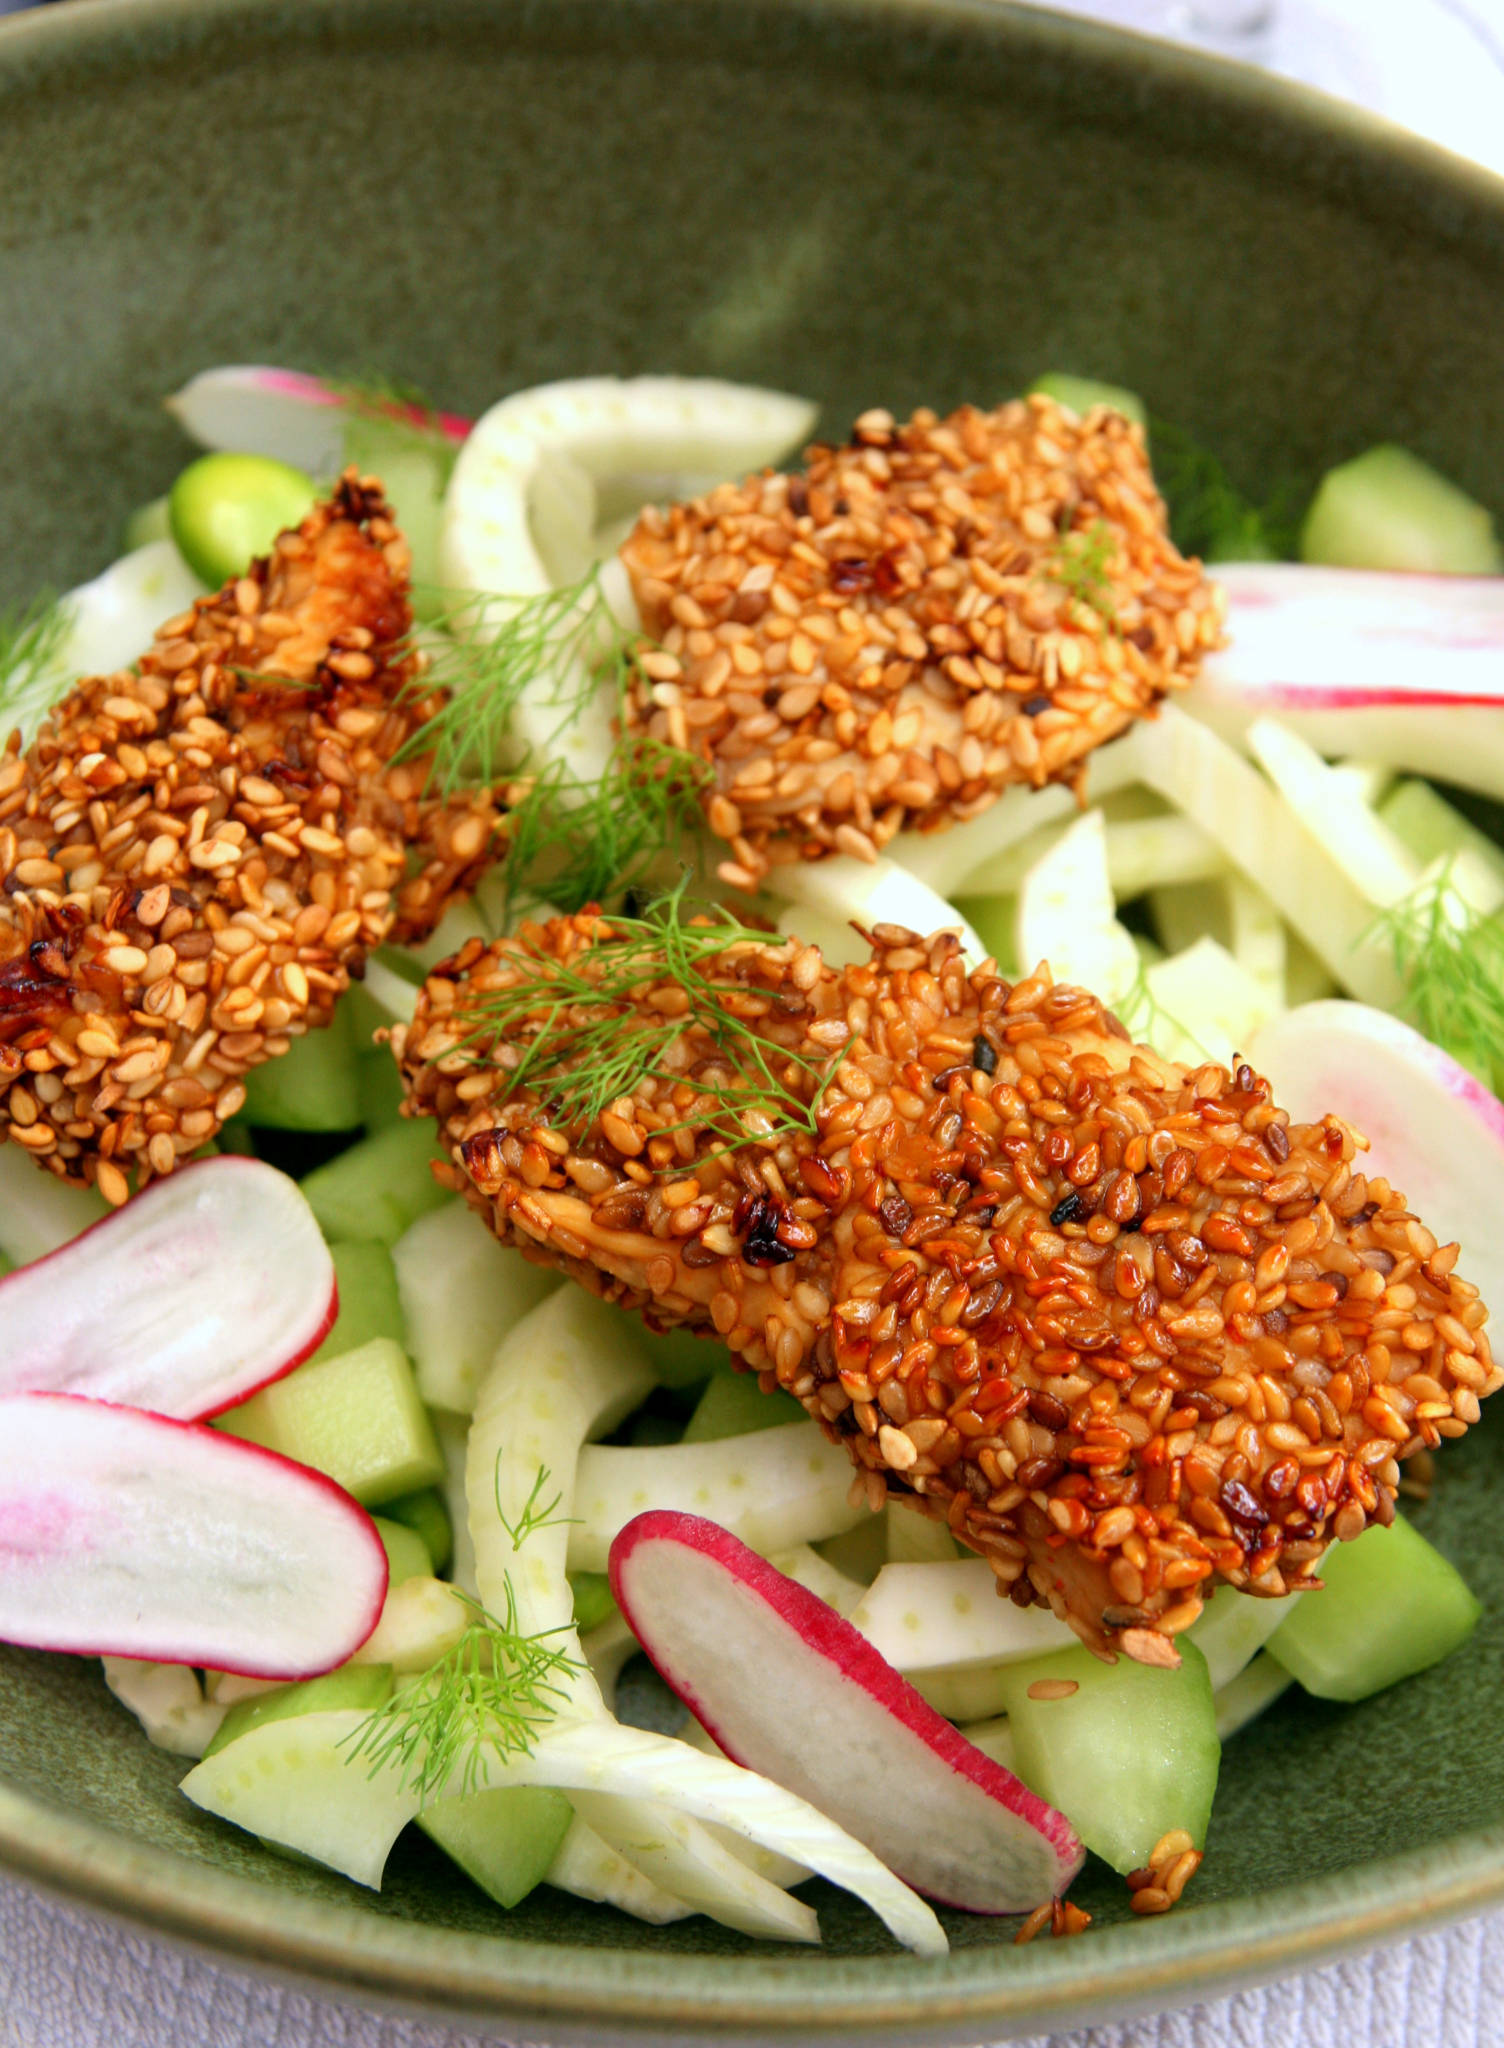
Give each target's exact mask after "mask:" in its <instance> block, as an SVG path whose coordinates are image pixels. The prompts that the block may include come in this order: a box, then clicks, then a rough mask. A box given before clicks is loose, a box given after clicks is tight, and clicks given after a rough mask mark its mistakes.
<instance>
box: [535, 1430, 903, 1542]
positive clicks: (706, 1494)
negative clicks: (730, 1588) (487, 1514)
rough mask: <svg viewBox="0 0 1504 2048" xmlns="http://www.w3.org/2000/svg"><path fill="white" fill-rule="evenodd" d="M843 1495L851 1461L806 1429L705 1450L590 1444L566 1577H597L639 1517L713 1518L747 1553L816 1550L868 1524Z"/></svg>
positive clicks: (760, 1433)
mask: <svg viewBox="0 0 1504 2048" xmlns="http://www.w3.org/2000/svg"><path fill="white" fill-rule="evenodd" d="M850 1491H851V1460H850V1459H849V1458H848V1457H847V1456H846V1454H845V1452H844V1451H842V1450H841V1449H840V1447H839V1446H838V1445H836V1444H832V1443H831V1442H829V1441H828V1439H827V1438H825V1437H824V1436H822V1435H821V1434H820V1432H819V1431H818V1430H817V1429H815V1428H814V1427H813V1426H812V1424H810V1423H808V1422H788V1423H780V1424H779V1426H778V1427H777V1428H776V1429H761V1430H757V1431H755V1432H754V1433H753V1434H752V1435H750V1436H728V1437H722V1438H720V1439H719V1440H717V1441H715V1442H711V1443H696V1444H654V1445H642V1446H628V1445H623V1444H592V1445H589V1446H588V1447H587V1448H586V1449H585V1450H584V1451H582V1452H581V1454H580V1464H579V1477H578V1480H577V1483H576V1487H575V1495H574V1509H573V1512H574V1514H575V1516H576V1518H577V1519H576V1521H575V1525H574V1527H573V1529H572V1530H571V1531H570V1535H569V1568H570V1570H571V1571H584V1572H601V1571H604V1570H605V1569H606V1563H607V1559H608V1557H609V1555H610V1551H611V1545H612V1543H613V1542H614V1541H615V1539H616V1537H617V1535H618V1534H619V1533H620V1532H621V1530H622V1529H624V1528H625V1527H626V1525H627V1523H628V1522H630V1521H631V1519H632V1517H633V1516H634V1515H636V1514H640V1513H641V1512H642V1510H643V1509H644V1508H645V1507H660V1508H681V1509H683V1510H684V1511H685V1512H686V1513H688V1514H710V1513H714V1514H715V1515H716V1516H717V1517H718V1518H719V1519H720V1520H721V1521H723V1522H724V1523H725V1524H726V1526H727V1527H728V1528H729V1529H731V1530H733V1531H734V1532H735V1534H736V1535H738V1536H739V1537H740V1538H741V1539H742V1541H743V1542H744V1543H750V1544H751V1545H752V1547H753V1549H754V1550H764V1551H766V1550H774V1549H781V1548H784V1547H786V1546H787V1545H789V1544H792V1543H818V1542H820V1541H821V1540H822V1539H823V1538H824V1537H827V1536H837V1535H839V1534H840V1533H841V1531H842V1530H843V1529H850V1528H853V1527H854V1526H855V1525H856V1524H857V1523H858V1522H860V1521H863V1520H864V1519H865V1518H866V1515H867V1509H866V1506H865V1504H858V1505H857V1506H855V1507H853V1506H852V1504H851V1501H850V1499H849V1494H850Z"/></svg>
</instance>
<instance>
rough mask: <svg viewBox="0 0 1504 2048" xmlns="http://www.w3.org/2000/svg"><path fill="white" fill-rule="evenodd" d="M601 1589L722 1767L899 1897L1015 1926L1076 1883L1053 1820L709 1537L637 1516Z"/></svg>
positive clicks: (793, 1592) (1069, 1843)
mask: <svg viewBox="0 0 1504 2048" xmlns="http://www.w3.org/2000/svg"><path fill="white" fill-rule="evenodd" d="M611 1582H612V1587H613V1590H614V1591H615V1593H616V1597H617V1601H618V1603H619V1604H620V1606H621V1609H622V1612H623V1613H624V1614H625V1615H626V1616H627V1618H628V1620H629V1621H630V1622H631V1624H632V1627H633V1629H634V1631H635V1632H636V1634H637V1636H638V1639H639V1640H640V1641H641V1642H642V1644H643V1646H644V1648H645V1649H646V1650H647V1652H648V1655H649V1656H650V1657H651V1658H652V1659H653V1662H654V1663H655V1664H656V1666H657V1667H658V1670H659V1671H660V1672H661V1673H662V1675H663V1677H664V1678H665V1679H666V1680H667V1682H668V1683H669V1684H670V1685H671V1686H672V1687H673V1688H674V1690H675V1691H676V1692H677V1693H678V1694H679V1696H680V1698H681V1699H682V1700H683V1701H684V1703H685V1705H686V1706H688V1707H689V1708H690V1710H691V1712H692V1713H694V1715H695V1716H696V1718H697V1719H698V1720H699V1721H700V1722H701V1723H702V1724H703V1725H704V1726H705V1727H706V1728H707V1729H708V1730H709V1732H710V1733H711V1734H712V1735H713V1736H714V1738H715V1740H716V1741H717V1742H718V1743H719V1744H720V1746H721V1747H722V1748H723V1749H724V1750H725V1751H726V1752H727V1754H728V1755H730V1756H734V1757H736V1758H738V1759H739V1760H740V1761H742V1762H743V1763H745V1764H746V1765H747V1766H748V1767H749V1768H751V1769H753V1770H756V1771H759V1772H761V1773H762V1774H763V1775H765V1776H768V1777H771V1778H773V1779H774V1780H775V1781H776V1782H777V1783H780V1784H782V1785H785V1786H787V1787H788V1788H789V1790H791V1791H793V1792H796V1793H797V1794H799V1796H800V1797H802V1798H805V1799H807V1800H809V1801H810V1803H811V1804H816V1803H818V1805H819V1807H820V1808H821V1809H822V1810H823V1811H824V1812H826V1813H827V1814H829V1815H830V1817H831V1818H832V1819H833V1820H835V1821H836V1822H838V1824H839V1825H840V1826H841V1827H843V1828H844V1829H846V1830H847V1831H848V1832H849V1833H851V1834H852V1835H854V1836H855V1837H856V1838H857V1839H858V1840H860V1841H864V1842H866V1844H867V1845H868V1846H869V1847H870V1848H871V1849H872V1850H873V1851H874V1853H875V1854H877V1855H878V1856H880V1857H881V1858H882V1859H883V1861H884V1862H886V1863H887V1864H888V1866H889V1867H890V1868H891V1869H893V1870H896V1871H898V1872H899V1873H900V1874H901V1875H903V1876H904V1877H905V1878H907V1879H908V1881H909V1882H910V1883H912V1884H914V1885H916V1886H917V1887H919V1888H920V1889H922V1890H924V1891H927V1892H929V1893H930V1894H931V1895H932V1896H934V1897H936V1898H940V1899H944V1900H946V1901H947V1902H949V1903H951V1904H953V1905H957V1906H962V1907H965V1908H967V1909H969V1910H971V1911H973V1912H993V1913H1006V1912H1021V1911H1025V1910H1027V1909H1028V1908H1030V1907H1033V1906H1036V1905H1038V1904H1039V1903H1040V1901H1041V1900H1043V1899H1047V1898H1052V1897H1054V1896H1056V1895H1058V1894H1059V1893H1060V1892H1062V1891H1063V1890H1064V1889H1065V1887H1066V1885H1068V1884H1069V1882H1070V1880H1071V1879H1072V1877H1074V1875H1075V1873H1076V1871H1077V1870H1078V1869H1079V1868H1080V1866H1081V1861H1082V1850H1081V1846H1080V1843H1079V1842H1078V1841H1077V1839H1076V1837H1075V1835H1074V1834H1073V1832H1072V1831H1071V1828H1070V1826H1069V1824H1068V1822H1067V1821H1066V1820H1065V1818H1064V1816H1063V1815H1061V1814H1059V1813H1057V1812H1055V1811H1054V1809H1053V1808H1051V1807H1048V1806H1046V1805H1045V1803H1044V1801H1043V1800H1041V1799H1038V1798H1037V1797H1036V1796H1035V1795H1034V1794H1033V1793H1031V1792H1029V1791H1028V1790H1027V1789H1026V1788H1025V1787H1024V1786H1023V1785H1021V1784H1020V1783H1019V1781H1018V1780H1017V1779H1016V1778H1014V1777H1012V1776H1011V1775H1010V1774H1009V1773H1008V1772H1006V1771H1004V1770H1002V1769H1001V1768H1000V1767H999V1766H998V1765H996V1764H994V1763H992V1762H991V1761H990V1759H988V1758H986V1757H984V1756H982V1755H981V1753H980V1752H979V1751H977V1750H975V1749H973V1748H972V1746H971V1745H970V1744H969V1743H968V1742H966V1740H965V1739H964V1737H962V1736H961V1735H959V1734H958V1733H957V1731H956V1730H955V1729H954V1728H952V1727H951V1726H950V1724H949V1723H948V1722H946V1721H943V1720H942V1719H941V1718H940V1716H939V1715H938V1714H936V1713H934V1712H933V1711H932V1710H931V1709H930V1708H928V1707H926V1706H925V1704H924V1702H923V1701H922V1700H921V1699H920V1698H919V1696H918V1695H917V1694H916V1693H915V1692H914V1690H913V1688H912V1687H910V1686H908V1685H906V1684H905V1683H904V1681H903V1679H902V1678H900V1676H899V1675H898V1673H897V1672H896V1671H894V1669H893V1667H892V1666H891V1665H890V1664H888V1663H886V1662H885V1661H884V1659H883V1658H881V1657H880V1656H879V1655H878V1654H877V1652H876V1651H875V1650H874V1649H873V1648H872V1646H871V1645H870V1644H869V1643H868V1642H867V1641H866V1640H865V1638H863V1637H862V1636H860V1635H859V1634H858V1633H857V1631H856V1630H855V1629H854V1628H853V1627H852V1626H851V1625H850V1624H849V1623H847V1622H843V1621H842V1620H841V1619H840V1617H839V1616H838V1615H835V1614H833V1613H832V1612H831V1611H830V1610H829V1609H828V1608H826V1607H825V1606H824V1605H823V1604H822V1603H821V1602H820V1601H819V1600H817V1599H816V1598H815V1597H814V1596H813V1595H812V1594H810V1593H808V1592H806V1591H805V1590H804V1588H803V1587H801V1586H797V1585H795V1584H794V1582H793V1581H792V1580H789V1579H785V1578H784V1577H783V1576H782V1575H781V1574H780V1573H778V1572H776V1571H774V1570H773V1568H772V1566H771V1565H769V1564H767V1563H766V1562H765V1561H764V1560H763V1559H761V1558H759V1557H757V1556H756V1554H755V1553H754V1552H752V1551H750V1550H748V1549H747V1547H746V1545H745V1544H742V1543H738V1542H737V1540H736V1538H735V1537H734V1536H731V1535H730V1534H729V1533H728V1532H727V1531H726V1530H724V1529H721V1528H719V1527H718V1526H717V1525H716V1524H715V1523H713V1522H706V1521H703V1520H701V1519H700V1518H698V1517H695V1516H688V1515H675V1514H664V1513H650V1514H646V1515H642V1516H640V1517H639V1518H638V1519H637V1521H635V1522H634V1523H633V1524H632V1525H631V1526H630V1528H628V1529H627V1530H625V1531H624V1532H623V1534H622V1536H621V1538H620V1540H619V1541H618V1543H617V1544H616V1545H615V1546H614V1548H613V1551H612V1557H611ZM899 1788H901V1796H900V1792H899ZM812 1867H814V1868H819V1865H818V1864H813V1865H812Z"/></svg>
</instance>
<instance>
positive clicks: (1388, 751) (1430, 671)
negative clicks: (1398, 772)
mask: <svg viewBox="0 0 1504 2048" xmlns="http://www.w3.org/2000/svg"><path fill="white" fill-rule="evenodd" d="M1217 580H1218V582H1219V583H1221V585H1222V586H1223V588H1224V589H1225V590H1226V592H1227V595H1228V601H1229V603H1228V611H1229V617H1228V626H1229V633H1230V641H1229V645H1228V646H1227V647H1225V648H1223V649H1222V650H1221V652H1219V653H1217V654H1214V655H1211V656H1210V657H1209V658H1208V659H1207V661H1206V662H1205V663H1204V665H1203V667H1202V671H1201V675H1200V678H1199V679H1198V681H1197V684H1196V687H1195V689H1194V690H1192V691H1191V692H1190V693H1189V694H1188V696H1187V698H1186V707H1187V709H1188V710H1189V711H1190V712H1192V713H1193V714H1194V716H1196V717H1197V718H1201V719H1204V720H1205V721H1206V723H1207V724H1208V725H1210V726H1212V727H1213V728H1214V729H1215V730H1216V731H1217V732H1219V733H1221V734H1222V735H1223V737H1224V738H1226V739H1230V740H1232V741H1234V742H1238V743H1241V741H1242V737H1243V734H1244V733H1245V732H1246V731H1247V728H1248V726H1249V725H1250V724H1251V722H1252V721H1253V720H1254V719H1255V718H1258V717H1260V716H1263V715H1265V714H1269V715H1272V716H1274V717H1276V718H1279V719H1281V720H1282V721H1283V722H1284V723H1285V724H1286V725H1289V726H1291V727H1293V729H1294V730H1295V731H1296V732H1298V733H1299V734H1300V735H1301V737H1302V738H1303V739H1306V740H1309V742H1310V743H1311V745H1312V746H1314V747H1316V748H1318V749H1319V750H1320V751H1321V752H1323V753H1328V754H1364V755H1368V756H1371V757H1372V758H1373V759H1375V760H1377V761H1382V762H1384V763H1385V764H1386V765H1387V766H1389V767H1392V768H1403V769H1406V770H1408V771H1409V772H1411V773H1419V774H1422V775H1435V776H1439V777H1440V778H1441V779H1442V780H1443V781H1446V782H1457V783H1461V784H1463V786H1464V787H1466V788H1469V789H1479V790H1483V791H1485V792H1486V793H1487V794H1489V795H1490V796H1500V797H1504V720H1501V719H1500V718H1499V717H1498V715H1497V714H1498V712H1499V711H1500V710H1501V709H1504V577H1500V576H1416V575H1393V574H1384V573H1381V572H1376V571H1373V570H1365V569H1318V568H1309V567H1306V566H1304V565H1301V564H1298V563H1285V562H1247V563H1219V564H1218V567H1217ZM1443 709H1445V710H1446V712H1447V714H1448V715H1447V716H1446V717H1445V718H1438V717H1437V716H1436V713H1437V712H1438V711H1440V710H1443Z"/></svg>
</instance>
